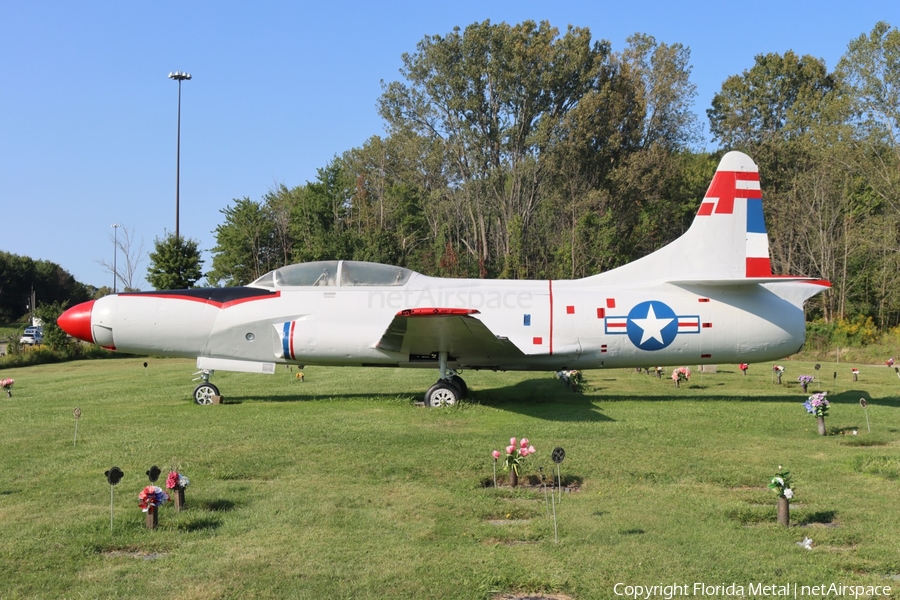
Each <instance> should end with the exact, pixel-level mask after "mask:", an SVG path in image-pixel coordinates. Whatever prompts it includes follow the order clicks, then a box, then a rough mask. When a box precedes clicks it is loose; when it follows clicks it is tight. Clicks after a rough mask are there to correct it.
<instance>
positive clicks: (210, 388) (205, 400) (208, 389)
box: [194, 383, 219, 404]
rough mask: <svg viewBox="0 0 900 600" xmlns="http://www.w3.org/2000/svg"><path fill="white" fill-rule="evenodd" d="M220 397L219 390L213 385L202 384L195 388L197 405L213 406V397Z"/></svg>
mask: <svg viewBox="0 0 900 600" xmlns="http://www.w3.org/2000/svg"><path fill="white" fill-rule="evenodd" d="M218 395H219V388H217V387H216V386H214V385H213V384H211V383H201V384H200V385H198V386H197V387H196V388H194V402H196V403H197V404H212V401H213V400H212V397H213V396H218Z"/></svg>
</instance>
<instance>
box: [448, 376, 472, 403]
mask: <svg viewBox="0 0 900 600" xmlns="http://www.w3.org/2000/svg"><path fill="white" fill-rule="evenodd" d="M450 383H452V384H453V385H455V386H456V389H458V390H459V397H460V399H462V398H468V397H469V386H467V385H466V382H465V381H463V378H462V377H460V376H459V375H454V376H453V377H451V378H450Z"/></svg>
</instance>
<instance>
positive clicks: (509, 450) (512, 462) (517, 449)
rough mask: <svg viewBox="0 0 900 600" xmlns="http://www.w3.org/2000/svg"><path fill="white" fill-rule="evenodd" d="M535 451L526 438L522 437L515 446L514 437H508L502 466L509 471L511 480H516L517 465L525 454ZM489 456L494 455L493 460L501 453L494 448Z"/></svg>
mask: <svg viewBox="0 0 900 600" xmlns="http://www.w3.org/2000/svg"><path fill="white" fill-rule="evenodd" d="M535 452H537V450H535V449H534V446H532V445H531V444H530V443H529V441H528V438H522V440H521V441H520V442H519V444H518V446H516V438H509V446H507V447H506V458H504V459H503V468H504V469H506V470H508V471H509V472H510V479H511V480H512V481H514V482H518V478H519V465H520V464H522V462H523V461H524V459H525V458H526V457H527V456H530V455H532V454H534V453H535ZM491 456H493V457H494V461H497V460H498V459H499V458H500V457H501V456H502V455H501V453H500V451H499V450H494V451H493V452H491ZM515 485H516V484H515V483H513V487H515Z"/></svg>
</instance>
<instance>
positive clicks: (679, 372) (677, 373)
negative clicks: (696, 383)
mask: <svg viewBox="0 0 900 600" xmlns="http://www.w3.org/2000/svg"><path fill="white" fill-rule="evenodd" d="M690 378H691V370H690V369H688V368H687V367H678V368H677V369H675V370H674V371H672V381H674V382H675V385H676V386H678V384H680V383H681V382H682V381H687V380H689V379H690Z"/></svg>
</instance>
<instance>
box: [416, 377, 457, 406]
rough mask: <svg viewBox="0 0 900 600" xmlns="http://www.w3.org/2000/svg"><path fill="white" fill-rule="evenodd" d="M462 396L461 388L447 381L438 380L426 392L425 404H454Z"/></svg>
mask: <svg viewBox="0 0 900 600" xmlns="http://www.w3.org/2000/svg"><path fill="white" fill-rule="evenodd" d="M461 397H462V394H461V393H460V391H459V389H458V388H457V387H456V386H455V385H453V384H452V383H449V382H447V381H438V382H437V383H436V384H434V385H433V386H431V387H430V388H428V391H427V392H425V406H428V407H429V408H433V407H438V406H453V405H454V404H456V403H457V402H458V401H459V399H460V398H461Z"/></svg>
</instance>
